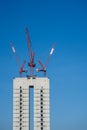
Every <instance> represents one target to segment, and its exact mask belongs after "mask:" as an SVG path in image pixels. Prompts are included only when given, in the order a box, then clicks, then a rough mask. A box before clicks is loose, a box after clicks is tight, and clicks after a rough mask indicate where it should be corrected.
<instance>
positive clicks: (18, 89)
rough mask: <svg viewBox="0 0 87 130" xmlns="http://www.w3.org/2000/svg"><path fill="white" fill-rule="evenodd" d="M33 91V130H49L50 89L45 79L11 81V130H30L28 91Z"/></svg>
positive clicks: (31, 78)
mask: <svg viewBox="0 0 87 130" xmlns="http://www.w3.org/2000/svg"><path fill="white" fill-rule="evenodd" d="M31 88H33V89H34V97H33V98H34V126H33V127H34V130H50V95H49V93H50V90H49V89H50V88H49V79H48V78H47V77H42V78H41V77H23V78H15V79H14V80H13V130H30V125H31V124H30V89H31Z"/></svg>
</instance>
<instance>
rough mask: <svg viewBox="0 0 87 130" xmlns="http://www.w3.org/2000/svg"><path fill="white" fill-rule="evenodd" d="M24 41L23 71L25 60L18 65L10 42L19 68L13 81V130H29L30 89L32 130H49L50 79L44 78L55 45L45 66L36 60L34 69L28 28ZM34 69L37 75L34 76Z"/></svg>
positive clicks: (15, 54) (33, 56)
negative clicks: (31, 96)
mask: <svg viewBox="0 0 87 130" xmlns="http://www.w3.org/2000/svg"><path fill="white" fill-rule="evenodd" d="M26 40H27V47H28V53H29V54H28V55H29V62H28V63H27V65H28V68H27V69H25V64H26V60H24V61H23V64H22V65H20V62H19V57H18V55H17V52H16V49H15V47H14V44H13V43H12V42H11V43H10V46H11V49H12V52H13V54H14V56H15V59H16V62H17V64H18V68H19V77H15V78H14V79H13V130H30V127H31V122H30V118H31V114H30V106H31V104H30V100H31V99H30V94H31V93H30V92H31V91H30V89H31V88H33V90H34V96H33V101H34V102H33V104H34V106H33V107H34V108H33V110H34V112H33V113H34V117H33V121H34V123H33V124H34V126H33V130H50V79H49V78H48V77H47V76H46V72H47V66H48V63H49V61H50V58H51V56H52V54H53V52H54V49H55V43H54V44H53V46H52V48H51V50H50V52H49V55H48V57H47V60H46V62H45V64H43V63H42V59H41V60H40V59H38V63H39V65H40V68H36V67H35V66H36V64H37V63H35V62H34V61H35V60H34V58H35V53H34V52H33V51H32V48H31V40H30V36H29V32H28V28H26ZM28 69H29V70H28ZM34 69H36V72H37V75H36V74H34ZM22 73H25V76H22ZM38 73H43V76H42V77H40V76H38Z"/></svg>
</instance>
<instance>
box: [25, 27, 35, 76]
mask: <svg viewBox="0 0 87 130" xmlns="http://www.w3.org/2000/svg"><path fill="white" fill-rule="evenodd" d="M26 39H27V44H28V53H29V59H30V61H29V63H28V66H29V67H30V76H31V77H32V76H33V69H34V67H35V63H34V55H35V54H34V52H33V51H32V49H31V41H30V37H29V32H28V28H27V27H26Z"/></svg>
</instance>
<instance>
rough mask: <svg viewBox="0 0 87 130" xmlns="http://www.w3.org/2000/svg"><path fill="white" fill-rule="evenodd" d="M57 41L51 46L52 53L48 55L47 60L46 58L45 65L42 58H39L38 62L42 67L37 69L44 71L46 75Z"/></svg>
mask: <svg viewBox="0 0 87 130" xmlns="http://www.w3.org/2000/svg"><path fill="white" fill-rule="evenodd" d="M55 45H56V44H55V43H54V44H53V47H52V48H51V50H50V53H49V56H48V57H47V60H46V63H45V65H43V64H42V62H41V60H38V63H39V64H40V66H41V69H38V68H37V69H36V71H37V72H41V71H42V72H43V73H44V77H45V76H46V68H47V65H48V63H49V61H50V58H51V55H52V54H53V52H54V49H55Z"/></svg>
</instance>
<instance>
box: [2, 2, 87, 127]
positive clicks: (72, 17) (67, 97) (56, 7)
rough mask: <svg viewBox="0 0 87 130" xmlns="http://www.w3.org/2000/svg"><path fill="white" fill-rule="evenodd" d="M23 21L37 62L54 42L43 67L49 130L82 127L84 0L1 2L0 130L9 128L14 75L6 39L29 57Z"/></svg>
mask: <svg viewBox="0 0 87 130" xmlns="http://www.w3.org/2000/svg"><path fill="white" fill-rule="evenodd" d="M26 26H28V28H29V34H30V38H31V43H32V48H33V50H34V52H35V62H36V64H37V67H39V64H38V63H37V60H38V58H41V59H42V61H43V62H44V63H45V60H46V58H47V56H48V54H49V50H50V48H51V47H52V44H53V43H54V42H56V44H57V45H56V48H55V52H54V54H53V56H52V57H51V59H50V63H49V64H48V67H47V76H48V77H49V78H50V85H51V86H50V87H51V88H50V90H51V93H50V97H51V101H50V104H51V130H77V129H79V130H87V69H86V68H87V2H86V0H66V1H64V0H61V1H59V0H44V1H43V0H42V1H41V0H37V1H35V0H32V1H31V0H21V1H20V0H19V1H17V0H15V1H11V0H8V1H6V0H3V1H2V0H1V1H0V68H1V69H0V73H1V75H0V130H12V109H13V108H12V98H13V97H12V92H13V91H12V84H13V77H18V76H19V73H18V66H17V63H16V60H15V57H14V55H13V53H12V51H11V48H10V45H9V42H10V41H12V42H13V43H14V45H15V48H16V50H17V55H18V56H19V59H20V62H21V63H22V62H23V60H24V59H26V60H27V62H28V59H29V57H28V49H27V43H26V37H25V28H26ZM25 67H26V68H27V64H26V66H25ZM24 76H25V75H24Z"/></svg>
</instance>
